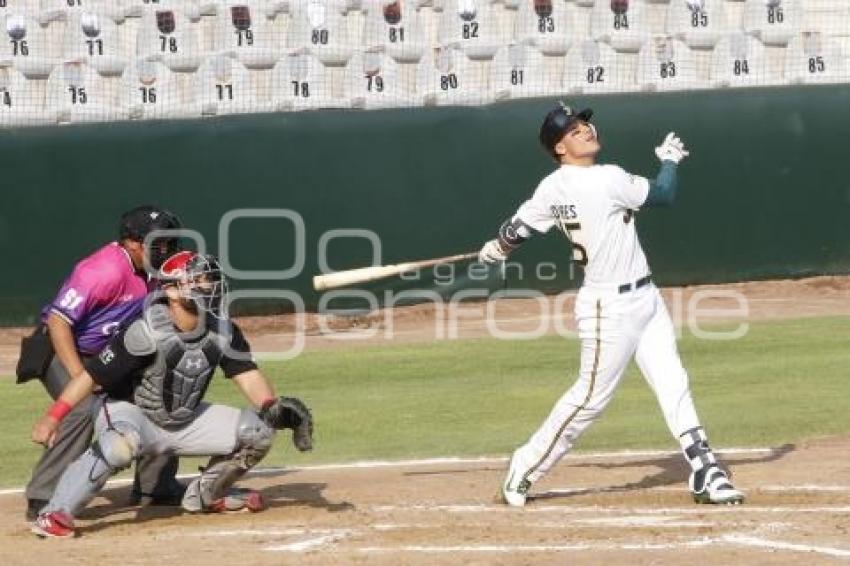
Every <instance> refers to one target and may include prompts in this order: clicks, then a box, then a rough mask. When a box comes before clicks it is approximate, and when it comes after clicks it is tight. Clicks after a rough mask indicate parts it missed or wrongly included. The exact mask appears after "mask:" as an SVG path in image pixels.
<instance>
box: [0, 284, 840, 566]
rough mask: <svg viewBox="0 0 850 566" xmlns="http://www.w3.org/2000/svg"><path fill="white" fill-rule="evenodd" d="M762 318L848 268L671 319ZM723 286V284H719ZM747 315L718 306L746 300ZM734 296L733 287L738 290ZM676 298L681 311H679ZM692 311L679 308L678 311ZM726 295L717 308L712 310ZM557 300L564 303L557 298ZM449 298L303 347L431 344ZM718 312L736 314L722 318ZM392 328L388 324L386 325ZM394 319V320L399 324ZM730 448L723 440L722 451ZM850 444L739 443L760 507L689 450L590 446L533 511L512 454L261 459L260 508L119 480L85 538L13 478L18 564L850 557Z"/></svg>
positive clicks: (464, 323) (291, 325)
mask: <svg viewBox="0 0 850 566" xmlns="http://www.w3.org/2000/svg"><path fill="white" fill-rule="evenodd" d="M704 291H709V292H710V296H709V297H708V298H707V299H705V300H704V301H702V302H701V303H700V305H699V308H700V312H702V313H703V314H701V315H699V316H697V317H696V318H697V319H698V320H700V321H708V320H709V319H710V320H718V319H725V320H732V321H739V322H742V321H754V320H767V319H775V318H798V317H805V316H824V315H838V314H850V300H848V298H850V278H838V277H819V278H812V279H805V280H799V281H778V282H759V283H742V284H736V285H726V286H710V287H689V288H685V289H667V290H665V295H666V298H667V303H668V306H670V310H671V313H672V314H673V317H674V318H675V319H676V320H677V322H679V323H680V324H688V321H689V320H690V318H691V317H690V315H691V314H692V312H691V311H692V310H693V307H694V304H693V301H692V299H693V298H694V297H695V296H697V295H699V294H700V293H702V292H704ZM715 291H720V293H714V292H715ZM730 291H732V292H735V293H738V294H739V295H737V296H739V297H740V296H743V297H745V298H746V303H747V306H748V310H747V312H746V313H745V314H741V313H740V312H738V313H733V314H728V313H729V312H731V311H726V312H727V314H726V315H723V314H722V312H721V311H717V310H716V309H729V308H732V307H736V306H737V302H736V299H735V298H734V297H732V296H731V295H729V294H728V293H729V292H730ZM723 293H727V295H723ZM676 305H678V307H677V306H676ZM679 307H681V308H679ZM712 307H714V309H715V312H713V313H705V312H703V311H706V310H710V309H711V308H712ZM483 308H484V307H482V304H480V303H479V304H471V305H469V306H468V309H467V310H466V312H465V313H464V314H463V316H461V317H459V319H458V326H457V335H456V338H475V337H482V336H486V335H488V333H489V331H490V329H489V328H488V324H487V321H486V320H485V317H484V316H483V314H482V313H483V310H482V309H483ZM547 309H548V310H547ZM437 310H438V309H436V308H435V307H434V306H433V305H422V306H417V307H409V308H404V309H396V310H395V311H392V313H391V314H392V316H391V317H388V316H387V313H384V312H378V313H372V314H369V315H364V316H352V317H344V318H342V317H338V318H334V317H324V318H323V317H318V316H316V315H310V316H308V317H306V319H305V321H304V322H305V324H304V326H303V328H302V330H303V332H304V334H306V339H305V349H306V350H308V351H309V350H315V349H322V348H351V347H356V346H359V345H380V344H392V343H411V342H426V341H431V340H434V339H435V328H439V327H438V326H437V327H435V324H436V321H437V319H438V318H439V317H438V316H437ZM718 313H720V314H719V315H718ZM495 314H496V316H495V319H496V321H497V323H498V325H499V327H500V328H508V329H512V330H523V329H525V328H529V327H533V326H534V325H535V324H537V323H538V322H539V321H540V320H541V319H543V318H546V317H548V318H549V319H551V320H557V321H559V322H562V323H563V324H564V325H566V326H567V327H570V326H571V324H572V322H571V318H572V300H571V298H570V297H569V296H567V297H565V300H560V299H558V298H556V297H548V298H546V299H545V301H543V302H542V303H538V302H535V301H529V300H511V301H503V302H502V304H500V305H499V307H498V308H497V309H496V311H495ZM240 322H241V324H242V326H243V327H244V328H245V329H246V332H247V334H248V335H249V337H250V339H251V340H252V343H253V344H254V346H255V350H260V351H262V350H265V351H273V350H274V349H275V348H278V347H280V346H281V344H287V343H289V342H291V341H292V340H293V338H294V336H296V334H297V324H296V322H295V321H294V320H293V318H292V317H286V316H281V317H264V318H251V319H243V320H242V321H240ZM388 325H390V326H388ZM390 327H391V328H392V333H391V336H390V333H388V332H387V330H388V328H390ZM26 331H27V329H5V330H3V331H2V332H0V374H5V375H8V374H9V372H10V368H11V367H13V364H14V361H15V359H16V358H17V343H18V341H19V339H20V336H22V335H23V334H24V333H25V332H26ZM720 452H721V454H722V453H723V451H722V450H721V451H720ZM848 452H850V439H847V438H825V439H818V440H815V441H811V442H808V443H805V444H803V445H796V446H795V445H788V446H781V447H771V448H749V449H739V450H730V451H728V452H727V453H725V454H722V456H723V459H724V462H725V464H727V465H728V466H729V468H730V469H731V470H732V472H733V474H734V477H735V480H736V485H737V486H738V487H740V488H741V489H743V490H745V492H746V493H747V496H748V500H747V503H746V504H745V505H743V506H736V507H714V506H700V505H696V504H694V503H692V502H691V500H690V497H689V494H688V492H687V490H686V485H685V480H686V478H687V473H688V471H687V469H686V464H685V462H684V460H683V459H682V457H681V455H679V454H677V453H675V454H674V453H665V452H645V453H630V454H624V453H614V454H598V455H590V454H584V455H582V454H574V455H570V456H569V457H567V458H566V459H565V460H564V461H563V462H562V463H561V464H560V465H559V466H557V467H556V469H555V470H553V471H552V472H551V473H550V474H549V475H548V476H547V477H546V479H545V480H543V481H541V482H540V483H539V484H538V485H536V486H535V489H536V490H537V493H536V494H535V495H536V498H535V499H534V500H533V501H532V502H531V503H530V504H529V505H528V506H527V507H526V508H524V509H510V508H507V507H505V506H503V505H500V504H497V503H495V501H494V497H495V495H496V492H497V489H498V485H499V483H500V481H501V480H502V477H503V474H504V469H505V467H506V462H505V460H504V459H503V458H482V459H477V460H476V459H471V460H449V459H447V460H442V461H421V462H409V463H383V464H374V463H373V464H364V465H360V466H358V465H340V466H317V467H312V468H305V469H298V470H295V469H293V470H260V471H259V472H258V473H257V474H255V475H252V476H251V477H250V478H248V479H247V480H245V481H244V482H243V485H248V486H252V487H255V488H258V489H261V490H262V491H263V493H264V495H265V496H266V498H267V500H268V501H269V503H270V508H269V509H268V510H266V511H265V512H262V513H258V514H232V515H226V516H225V515H205V516H192V515H187V514H183V513H181V512H180V511H179V510H176V509H164V508H157V509H141V510H140V509H136V508H129V507H126V506H124V504H123V502H124V501H126V499H127V496H128V488H127V487H126V486H124V487H113V488H111V489H109V490H108V491H107V492H106V493H105V497H104V498H100V499H98V500H96V501H95V503H94V504H93V506H91V507H90V508H89V509H88V510H87V511H86V512H85V513H84V514H83V515H82V517H81V518H80V520H79V523H78V524H79V526H80V527H81V528H80V536H79V537H77V538H76V539H74V540H40V539H38V538H36V537H35V536H34V535H32V534H30V533H29V531H28V527H27V525H26V524H25V523H24V521H23V506H24V500H23V497H22V496H21V494H20V493H19V492H16V491H15V490H7V492H5V493H4V492H2V491H0V545H2V548H3V559H2V563H3V564H52V565H56V564H98V565H107V564H121V565H128V564H151V563H160V564H165V563H171V562H176V563H180V564H181V566H193V565H196V564H197V565H203V566H209V565H210V564H281V563H299V564H301V563H309V564H329V563H368V564H445V563H454V564H457V563H464V564H537V563H566V562H569V563H570V564H601V563H623V562H626V561H628V562H630V563H635V564H650V563H695V562H697V563H698V562H705V563H712V564H713V563H733V564H734V563H747V564H756V563H758V564H790V563H805V564H817V563H826V562H833V561H835V560H841V559H843V560H850V463H848V460H847V457H846V455H847V454H848Z"/></svg>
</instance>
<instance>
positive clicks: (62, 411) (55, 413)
mask: <svg viewBox="0 0 850 566" xmlns="http://www.w3.org/2000/svg"><path fill="white" fill-rule="evenodd" d="M73 408H74V407H72V406H71V405H70V404H69V403H67V402H66V401H64V400H63V399H57V400H56V402H55V403H53V405H51V406H50V410H48V411H47V416H48V417H51V418H53V419H56V422H62V419H64V418H65V415H67V414H68V413H70V412H71V409H73Z"/></svg>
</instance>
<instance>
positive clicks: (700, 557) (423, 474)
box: [0, 438, 850, 566]
mask: <svg viewBox="0 0 850 566" xmlns="http://www.w3.org/2000/svg"><path fill="white" fill-rule="evenodd" d="M848 451H850V440H848V439H845V438H825V439H819V440H817V441H812V442H809V443H806V444H804V445H786V446H779V447H770V448H737V449H735V448H730V449H727V450H721V451H719V452H720V454H721V455H722V457H723V460H724V462H725V463H726V464H727V465H728V466H729V467H730V469H731V470H732V472H733V475H734V479H735V481H736V485H738V486H739V487H741V488H742V489H744V490H745V491H746V493H747V496H748V499H747V502H746V504H744V505H740V506H723V507H719V506H710V505H697V504H695V503H692V502H691V498H690V496H689V494H688V492H687V487H686V483H685V478H686V477H687V469H686V467H685V464H684V462H683V460H682V458H681V456H680V455H679V454H676V453H673V452H664V451H645V452H640V451H638V452H616V453H587V454H574V455H571V456H569V457H568V458H566V459H565V460H564V461H563V462H562V464H561V465H559V466H558V467H557V468H556V469H555V470H553V472H552V473H551V474H550V475H549V476H548V477H547V478H546V479H545V480H544V481H542V482H541V483H540V484H538V485H535V486H534V489H533V492H534V493H535V497H534V499H533V500H532V501H531V502H530V503H529V504H528V505H527V506H526V507H525V508H522V509H513V508H509V507H507V506H504V505H501V504H499V503H497V502H496V499H495V496H496V494H497V491H498V486H499V483H500V482H501V480H502V477H503V475H504V470H505V467H506V465H507V462H506V460H505V459H504V458H481V459H452V458H445V459H434V460H420V461H408V462H364V463H357V464H343V465H338V466H334V465H327V466H315V467H310V468H303V469H293V470H271V469H265V470H258V471H257V472H256V473H255V474H252V475H251V476H249V477H248V478H246V479H244V480H243V482H242V483H243V484H246V485H250V486H252V487H255V488H259V489H261V490H262V491H263V494H264V495H265V497H266V498H267V500H268V501H269V504H270V508H269V509H268V510H266V511H264V512H261V513H256V514H248V513H237V514H230V515H187V514H184V513H181V512H180V511H179V510H176V509H167V508H148V509H141V510H139V509H136V508H131V507H126V506H125V505H124V501H126V498H127V495H128V488H127V487H126V485H117V486H114V487H112V488H110V489H108V490H107V491H106V492H105V496H106V497H104V498H100V499H98V500H96V501H95V503H94V504H93V505H92V506H90V507H89V509H88V510H87V511H86V512H85V513H84V514H83V515H82V516H81V517H80V519H79V526H80V529H79V535H78V536H77V537H76V538H74V539H64V540H61V539H39V538H37V537H36V536H35V535H32V534H31V533H30V532H29V529H28V526H27V525H26V523H24V521H23V497H22V496H21V494H20V492H19V491H16V490H6V491H5V492H3V494H2V495H0V507H1V508H2V512H0V521H2V523H0V542H1V543H2V548H3V563H4V564H51V565H52V564H65V563H78V564H98V565H105V564H151V563H160V564H180V565H181V566H189V565H195V564H198V565H205V566H206V565H209V564H284V563H299V564H302V563H311V564H312V563H315V564H331V563H369V564H401V563H403V564H444V563H455V564H457V563H464V564H533V563H565V561H569V563H571V564H603V563H607V564H612V563H623V562H625V561H629V562H630V563H637V564H643V563H658V562H665V563H672V562H678V563H700V562H702V563H713V564H718V563H727V564H732V563H751V564H755V563H758V564H773V563H777V564H779V563H792V562H794V563H804V564H813V563H827V562H833V561H836V560H842V559H843V560H850V536H848V529H850V464H848V460H847V457H846V455H847V454H848Z"/></svg>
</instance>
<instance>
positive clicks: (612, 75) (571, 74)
mask: <svg viewBox="0 0 850 566" xmlns="http://www.w3.org/2000/svg"><path fill="white" fill-rule="evenodd" d="M629 79H632V80H629ZM562 83H563V84H562V87H563V90H564V91H566V92H570V93H587V94H592V93H605V92H619V91H622V90H625V89H627V88H629V87H632V88H633V86H634V85H633V77H629V78H626V77H624V76H623V66H622V65H620V64H619V61H618V56H617V53H616V52H615V51H614V49H613V48H612V47H611V46H610V45H608V44H607V43H601V42H598V41H593V40H591V39H589V40H585V41H583V42H581V43H578V44H575V45H573V47H571V48H570V50H569V52H568V53H567V56H566V58H565V59H564V77H563V81H562Z"/></svg>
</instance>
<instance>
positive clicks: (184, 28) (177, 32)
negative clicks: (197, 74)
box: [136, 8, 202, 71]
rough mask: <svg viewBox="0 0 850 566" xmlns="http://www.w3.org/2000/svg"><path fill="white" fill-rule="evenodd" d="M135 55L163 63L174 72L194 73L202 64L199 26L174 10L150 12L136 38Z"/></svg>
mask: <svg viewBox="0 0 850 566" xmlns="http://www.w3.org/2000/svg"><path fill="white" fill-rule="evenodd" d="M136 55H137V57H139V58H141V59H146V60H148V61H162V62H163V63H165V64H166V65H167V66H168V67H169V68H170V69H171V70H173V71H192V70H195V69H197V68H198V66H199V65H200V63H201V60H202V55H201V46H200V34H199V30H198V24H196V23H193V22H191V21H190V20H189V18H188V17H186V16H185V15H184V14H183V13H182V12H179V11H177V10H175V9H173V8H165V9H156V8H152V9H148V10H146V11H145V12H144V13H143V14H142V21H141V23H140V27H139V33H138V36H137V37H136Z"/></svg>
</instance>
